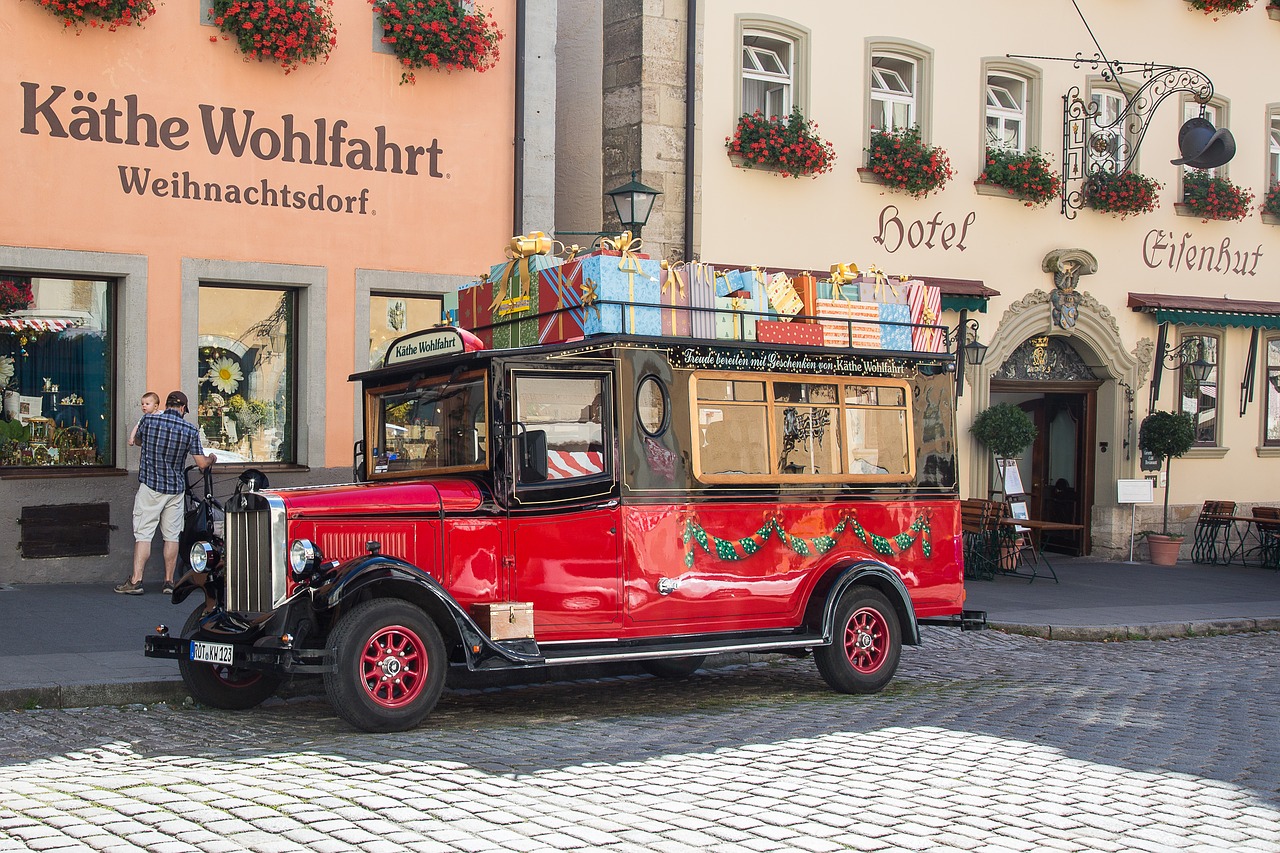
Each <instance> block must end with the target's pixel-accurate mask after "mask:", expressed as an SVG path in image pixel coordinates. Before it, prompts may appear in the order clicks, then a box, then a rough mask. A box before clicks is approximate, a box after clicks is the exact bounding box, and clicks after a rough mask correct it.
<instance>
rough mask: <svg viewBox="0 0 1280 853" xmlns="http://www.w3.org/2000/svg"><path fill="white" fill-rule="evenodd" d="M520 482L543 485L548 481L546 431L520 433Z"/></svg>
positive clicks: (537, 430)
mask: <svg viewBox="0 0 1280 853" xmlns="http://www.w3.org/2000/svg"><path fill="white" fill-rule="evenodd" d="M519 443H520V481H521V482H522V483H541V482H542V481H543V480H545V479H547V433H546V430H541V429H534V430H525V431H524V432H522V433H520V438H519Z"/></svg>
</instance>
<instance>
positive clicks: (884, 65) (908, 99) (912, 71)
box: [871, 53, 920, 130]
mask: <svg viewBox="0 0 1280 853" xmlns="http://www.w3.org/2000/svg"><path fill="white" fill-rule="evenodd" d="M919 89H920V66H919V63H917V62H916V60H914V59H912V58H910V57H907V56H902V55H900V54H896V53H874V54H872V56H871V126H872V127H873V128H875V129H876V130H896V129H899V128H904V127H911V126H912V125H915V124H918V123H919V121H918V119H917V116H916V109H917V104H918V95H919Z"/></svg>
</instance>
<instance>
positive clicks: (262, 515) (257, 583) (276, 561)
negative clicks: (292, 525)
mask: <svg viewBox="0 0 1280 853" xmlns="http://www.w3.org/2000/svg"><path fill="white" fill-rule="evenodd" d="M244 497H245V498H246V499H242V500H241V501H239V503H240V504H241V505H242V506H240V507H235V508H233V507H230V506H228V508H227V514H226V546H227V567H226V579H227V600H226V607H227V609H228V610H230V611H232V612H236V613H264V612H267V611H269V610H274V609H275V608H276V606H277V605H278V603H279V602H280V600H281V599H283V593H284V556H283V553H282V547H283V541H284V512H283V504H281V505H280V506H279V507H278V508H277V507H276V506H274V504H278V503H280V500H279V498H275V497H274V496H271V498H270V499H268V498H267V497H265V496H261V495H246V496H244ZM229 503H230V502H229ZM277 509H278V512H277V511H276V510H277ZM276 515H278V516H279V522H278V524H275V525H273V523H272V522H273V516H276ZM277 527H278V528H279V529H275V528H277Z"/></svg>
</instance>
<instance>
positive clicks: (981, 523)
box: [960, 498, 1000, 580]
mask: <svg viewBox="0 0 1280 853" xmlns="http://www.w3.org/2000/svg"><path fill="white" fill-rule="evenodd" d="M998 522H999V516H997V515H995V514H994V510H993V509H992V502H991V501H987V500H983V499H982V498H967V499H965V500H962V501H961V502H960V530H961V536H962V537H963V539H964V576H965V577H967V578H976V579H978V580H991V579H992V578H994V577H995V575H996V572H997V571H999V570H1000V542H999V533H998V531H997V527H998V526H999V524H998Z"/></svg>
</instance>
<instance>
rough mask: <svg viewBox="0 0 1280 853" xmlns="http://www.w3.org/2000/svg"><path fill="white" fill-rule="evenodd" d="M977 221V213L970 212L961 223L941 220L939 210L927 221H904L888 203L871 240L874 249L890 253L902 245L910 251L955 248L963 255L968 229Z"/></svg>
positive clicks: (894, 207)
mask: <svg viewBox="0 0 1280 853" xmlns="http://www.w3.org/2000/svg"><path fill="white" fill-rule="evenodd" d="M977 220H978V214H977V213H975V212H974V211H972V210H971V211H969V212H968V213H967V214H965V217H964V219H963V220H961V221H959V222H953V221H950V220H946V219H943V218H942V211H938V212H937V213H935V214H934V215H933V217H932V218H930V219H927V220H925V219H911V218H903V216H902V212H901V211H900V210H899V209H898V206H897V205H896V204H887V205H885V206H884V208H883V209H882V210H881V211H880V216H879V217H878V219H877V221H876V234H875V236H874V237H872V238H871V240H872V242H874V243H875V244H876V245H877V246H884V248H885V250H886V251H887V252H889V253H890V254H893V253H894V252H896V251H898V250H899V249H901V248H902V246H903V245H904V244H905V245H907V246H909V247H910V248H912V249H919V248H921V247H923V248H925V249H941V250H942V251H944V252H946V251H950V250H951V249H956V250H958V251H961V252H963V251H964V250H965V249H966V248H968V247H967V246H965V244H964V241H965V240H966V239H968V237H969V227H970V226H971V225H973V223H974V222H976V221H977Z"/></svg>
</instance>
